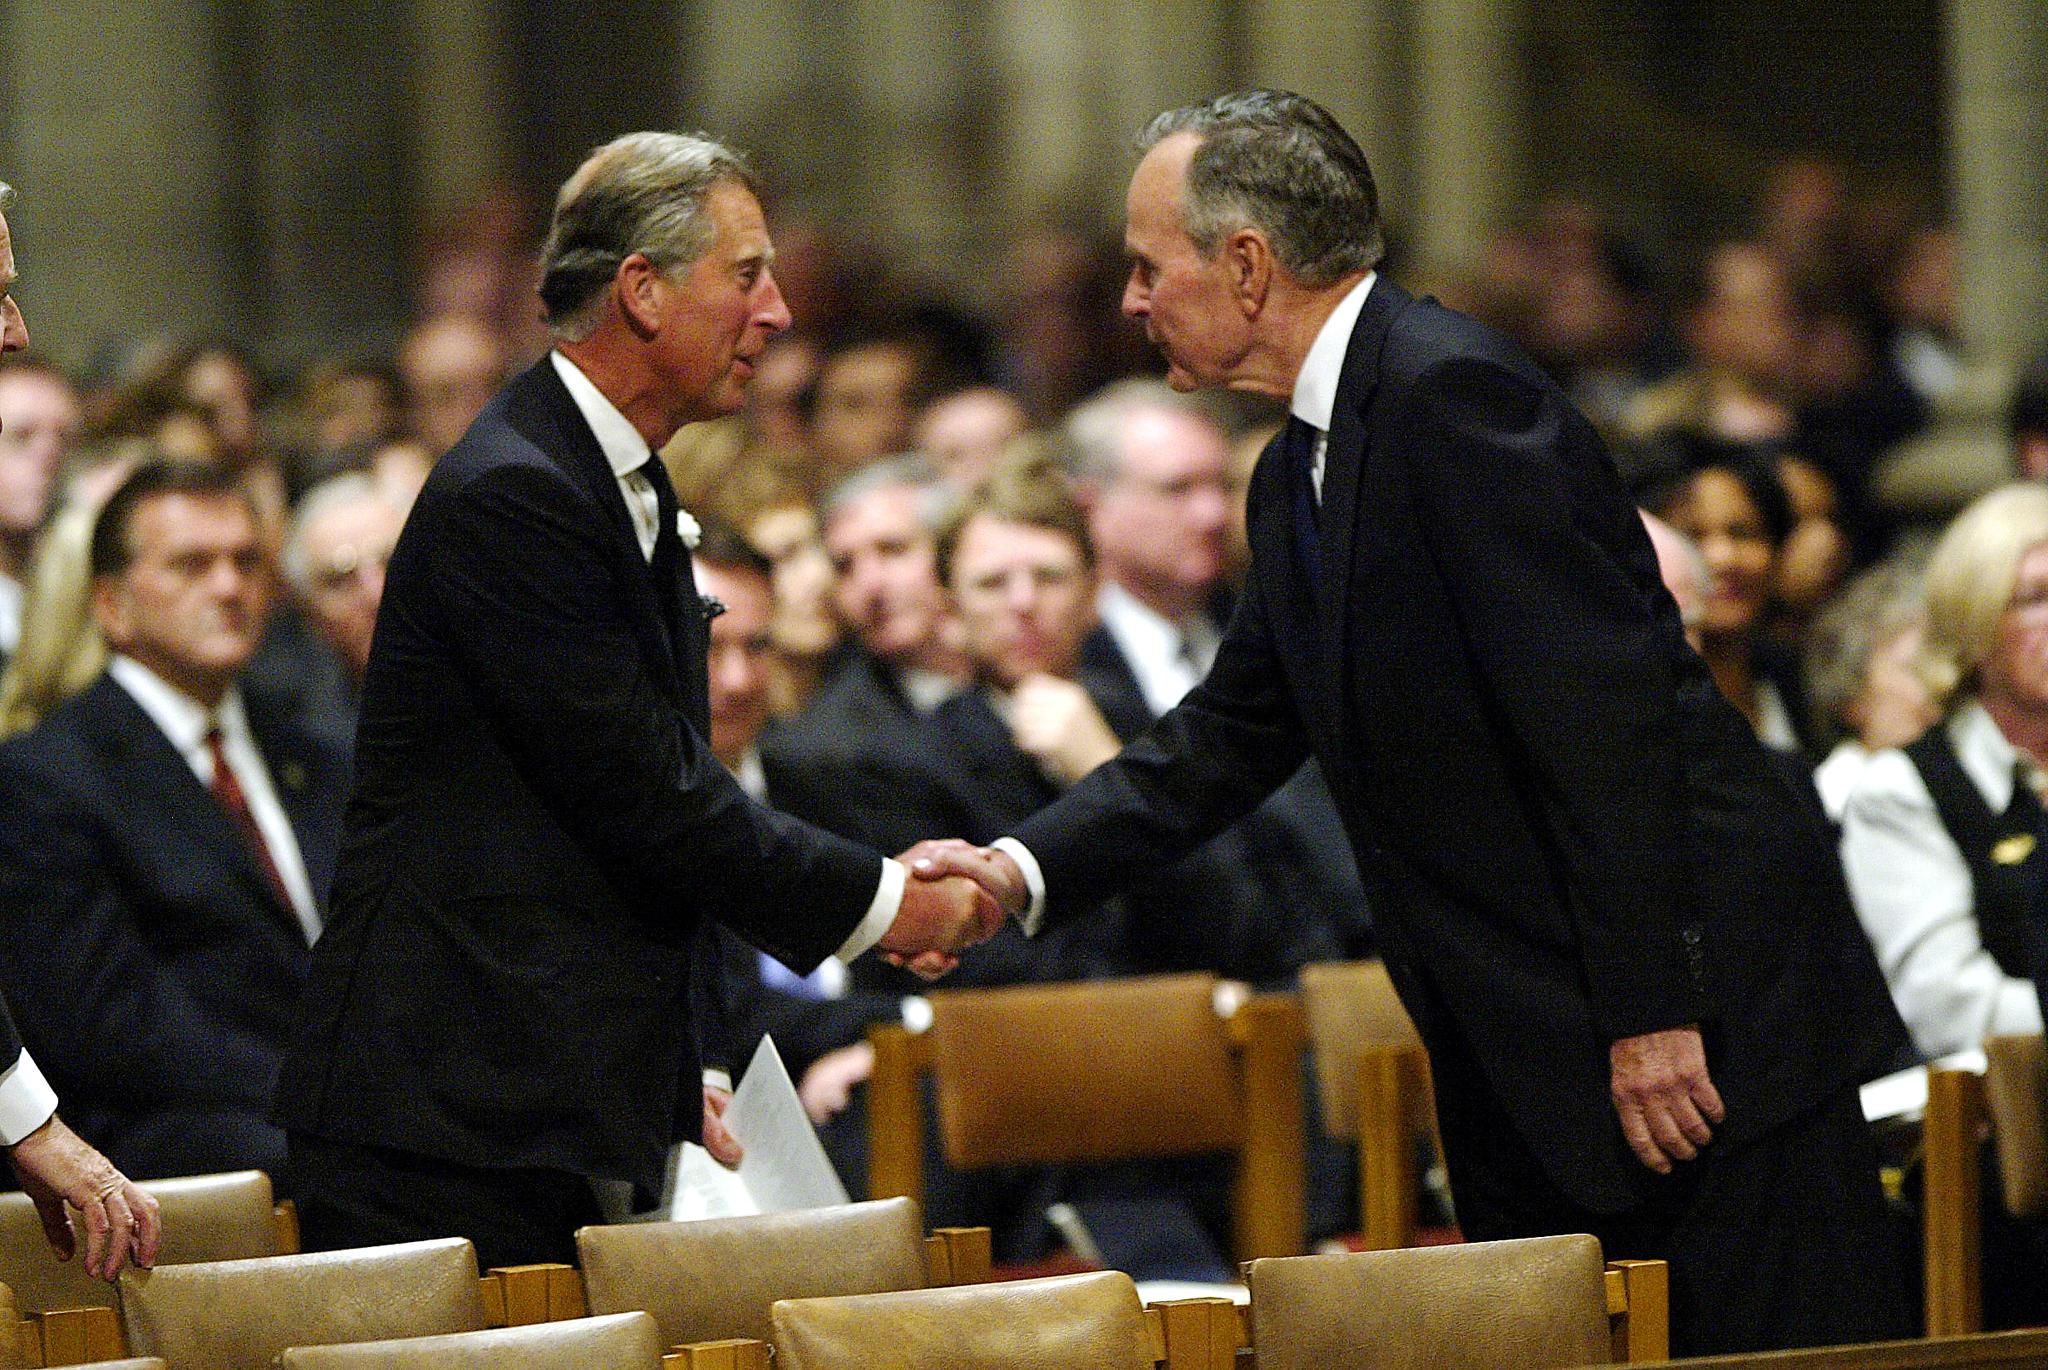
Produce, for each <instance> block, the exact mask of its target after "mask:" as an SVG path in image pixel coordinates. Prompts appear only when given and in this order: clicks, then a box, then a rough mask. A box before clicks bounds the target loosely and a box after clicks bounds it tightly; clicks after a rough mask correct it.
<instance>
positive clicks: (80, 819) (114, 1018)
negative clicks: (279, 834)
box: [0, 676, 348, 1179]
mask: <svg viewBox="0 0 2048 1370" xmlns="http://www.w3.org/2000/svg"><path fill="white" fill-rule="evenodd" d="M244 702H245V705H246V707H247V710H248V715H249V725H250V730H251V731H252V732H253V733H254V734H255V736H256V742H257V745H258V746H259V747H260V748H261V749H262V751H263V754H264V761H265V763H266V764H267V765H268V766H269V768H270V773H271V779H272V781H273V783H274V785H275V787H276V790H277V794H278V799H279V801H280V802H281V803H282V804H283V806H284V808H285V811H286V813H287V814H288V815H289V817H290V819H291V823H292V829H293V831H294V833H295V834H296V835H297V837H298V842H299V849H300V852H301V854H302V856H303V857H304V859H305V863H306V873H307V875H308V876H309V877H310V879H311V881H312V885H313V890H314V894H315V898H316V899H317V900H324V897H325V895H326V892H327V887H328V884H329V881H330V880H331V878H332V876H333V873H334V861H335V848H336V843H337V840H338V838H339V835H340V827H341V805H342V799H343V796H344V795H346V793H347V790H348V771H347V758H346V756H345V755H344V754H343V752H342V751H341V750H340V748H339V747H338V746H337V745H336V744H335V743H334V742H333V741H332V740H331V739H329V738H326V737H323V736H321V735H318V734H315V733H310V732H306V731H304V730H302V729H301V728H300V727H299V726H298V725H297V724H296V723H295V722H293V721H292V720H290V719H287V718H285V717H283V716H281V715H278V714H276V713H274V712H272V711H271V710H269V709H267V708H266V707H265V706H264V704H263V702H262V700H261V699H260V698H259V697H257V696H254V695H245V697H244ZM0 909H5V910H6V916H5V917H4V918H0V983H4V984H5V987H6V993H7V998H8V1001H9V1002H10V1003H11V1004H12V1005H13V1008H14V1012H15V1014H16V1015H17V1021H18V1023H19V1025H20V1028H21V1034H22V1038H23V1040H24V1041H25V1042H26V1043H27V1044H28V1047H29V1049H30V1050H31V1051H32V1052H33V1053H34V1054H35V1058H36V1062H37V1064H38V1065H40V1066H41V1067H42V1068H43V1071H44V1073H45V1074H46V1075H47V1076H48V1077H49V1079H50V1083H51V1085H52V1086H54V1087H55V1089H56V1090H57V1093H58V1096H59V1097H60V1098H61V1099H62V1100H63V1101H64V1116H65V1120H66V1121H67V1122H69V1123H70V1124H71V1126H72V1127H74V1128H75V1129H77V1131H78V1132H79V1134H80V1135H81V1136H83V1137H84V1138H85V1139H86V1140H87V1141H89V1142H91V1143H92V1144H93V1145H95V1146H97V1147H99V1148H100V1150H102V1151H104V1152H105V1153H106V1154H107V1156H108V1157H109V1158H110V1159H111V1160H112V1161H113V1162H114V1164H115V1165H117V1166H119V1167H120V1168H121V1169H122V1170H123V1171H125V1172H127V1173H128V1174H130V1175H133V1176H135V1177H137V1178H139V1179H140V1178H152V1177H161V1176H167V1175H188V1174H194V1173H204V1172H208V1171H218V1170H239V1169H244V1168H248V1167H252V1166H254V1167H260V1168H262V1169H266V1170H271V1171H272V1172H273V1173H281V1171H279V1170H278V1167H279V1166H281V1165H282V1163H283V1160H284V1137H283V1134H282V1133H281V1132H279V1131H278V1130H277V1128H276V1127H275V1126H273V1125H272V1124H271V1123H270V1122H269V1121H268V1117H267V1115H268V1113H269V1109H270V1096H271V1091H272V1087H273V1085H274V1083H275V1081H276V1078H277V1073H278V1063H279V1060H280V1058H281V1057H282V1056H283V1054H284V1049H285V1044H286V1042H287V1041H288V1039H289V1037H290V1034H291V1024H292V1018H293V1014H294V1012H295V1011H296V1009H297V1006H298V1000H299V995H300V991H301V989H302V987H303V985H304V983H305V976H306V965H307V961H308V957H309V952H308V950H307V947H306V935H305V932H304V930H303V929H302V928H301V926H300V924H299V920H298V917H297V915H296V914H294V913H293V912H292V910H291V909H290V908H288V907H286V906H285V905H284V904H282V903H280V902H279V900H278V898H277V896H276V894H275V893H274V892H273V891H272V889H271V887H270V884H269V882H268V881H267V880H266V878H265V877H264V875H263V873H262V872H261V870H260V869H259V867H258V866H257V864H256V859H255V856H254V854H253V853H252V852H251V851H250V849H249V847H248V844H247V843H246V842H245V840H244V839H243V837H242V835H241V833H240V832H239V831H238V830H237V829H236V828H235V827H234V825H233V823H232V821H231V820H230V819H229V818H228V817H227V815H226V813H225V812H224V811H223V810H222V809H221V807H220V805H219V803H218V802H217V801H216V800H215V799H214V798H213V796H212V795H211V794H210V793H209V792H208V791H207V789H206V787H205V786H204V785H202V784H201V783H200V782H199V780H198V778H197V777H196V776H194V775H193V773H192V769H191V767H190V766H188V765H187V764H186V762H185V759H184V758H183V757H181V756H180V755H179V754H178V752H177V749H176V748H175V747H173V746H172V745H171V743H170V740H169V739H168V738H166V737H165V736H164V735H163V733H162V731H161V730H160V729H159V728H158V727H157V726H156V724H155V722H154V721H152V720H151V719H150V717H149V715H148V714H146V713H144V712H143V710H142V706H141V705H139V704H137V703H136V702H135V700H134V698H133V696H131V695H130V694H129V693H128V692H127V690H125V689H123V688H122V687H121V686H120V685H119V684H118V683H117V682H116V681H115V680H114V679H113V678H112V677H111V676H101V677H100V679H99V680H98V681H96V682H95V683H94V684H93V685H91V686H90V687H88V688H87V689H86V690H85V692H84V693H82V694H80V695H78V696H77V697H75V698H73V699H71V700H70V701H68V702H67V703H66V704H64V705H63V706H62V707H61V708H59V709H58V710H57V711H56V712H54V713H52V714H51V715H50V717H49V718H48V719H47V720H45V721H44V723H43V724H42V726H41V727H39V728H37V729H36V730H34V731H33V732H30V733H28V734H26V735H24V736H22V737H19V738H16V739H14V740H13V741H11V742H9V743H7V744H6V745H5V746H4V747H0Z"/></svg>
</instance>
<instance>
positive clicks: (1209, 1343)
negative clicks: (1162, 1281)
mask: <svg viewBox="0 0 2048 1370" xmlns="http://www.w3.org/2000/svg"><path fill="white" fill-rule="evenodd" d="M1246 1312H1247V1310H1245V1309H1242V1308H1240V1307H1238V1306H1237V1305H1236V1304H1235V1303H1232V1302H1231V1301H1230V1300H1229V1299H1213V1298H1205V1299H1165V1300H1162V1301H1161V1302H1159V1303H1152V1304H1147V1305H1145V1322H1146V1324H1147V1326H1148V1327H1150V1328H1151V1329H1152V1331H1153V1333H1154V1339H1153V1345H1154V1347H1155V1351H1154V1355H1153V1359H1154V1360H1156V1361H1158V1363H1159V1364H1160V1366H1161V1367H1162V1370H1233V1367H1235V1366H1236V1364H1237V1353H1238V1352H1239V1350H1241V1349H1243V1348H1245V1347H1249V1346H1250V1345H1251V1340H1252V1337H1251V1328H1250V1326H1249V1325H1248V1323H1247V1320H1246V1318H1245V1313H1246Z"/></svg>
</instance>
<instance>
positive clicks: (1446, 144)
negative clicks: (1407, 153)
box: [1408, 0, 1529, 272]
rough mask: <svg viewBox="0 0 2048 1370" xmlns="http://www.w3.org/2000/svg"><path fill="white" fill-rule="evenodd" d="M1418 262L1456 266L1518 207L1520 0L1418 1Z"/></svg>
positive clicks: (1430, 268) (1522, 163)
mask: <svg viewBox="0 0 2048 1370" xmlns="http://www.w3.org/2000/svg"><path fill="white" fill-rule="evenodd" d="M1413 13H1414V23H1415V63H1414V78H1415V80H1414V86H1415V190H1416V195H1415V201H1416V203H1415V206H1414V213H1413V214H1412V215H1411V216H1408V223H1409V225H1410V227H1411V231H1412V235H1413V242H1414V244H1415V257H1416V265H1417V266H1419V267H1420V268H1421V269H1422V270H1423V271H1424V272H1457V271H1460V270H1462V269H1464V268H1466V267H1467V266H1469V265H1470V264H1471V263H1473V262H1474V261H1476V260H1477V259H1478V257H1479V255H1480V253H1481V251H1482V250H1483V248H1484V246H1485V244H1486V240H1487V238H1488V237H1489V236H1490V235H1491V234H1492V233H1493V231H1494V230H1495V229H1497V228H1499V227H1501V226H1502V225H1504V224H1505V223H1506V222H1507V221H1508V220H1509V219H1510V218H1511V217H1512V215H1513V214H1514V213H1515V212H1516V211H1517V210H1518V209H1519V208H1520V207H1521V201H1522V196H1523V193H1524V185H1523V182H1524V178H1525V176H1526V174H1527V167H1526V157H1525V155H1524V151H1523V149H1524V146H1525V142H1524V140H1525V139H1526V138H1527V137H1528V136H1529V130H1528V115H1527V110H1526V106H1525V102H1524V100H1523V98H1522V76H1523V73H1522V49H1521V37H1522V22H1523V14H1522V6H1521V3H1520V0H1416V3H1415V4H1414V7H1413Z"/></svg>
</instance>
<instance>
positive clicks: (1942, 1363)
mask: <svg viewBox="0 0 2048 1370" xmlns="http://www.w3.org/2000/svg"><path fill="white" fill-rule="evenodd" d="M1680 1367H1685V1368H1686V1370H1994V1367H1995V1370H2043V1367H2048V1331H2044V1330H2040V1329H2032V1330H2028V1331H2024V1332H1979V1333H1976V1334H1974V1335H1969V1336H1959V1337H1928V1338H1924V1339H1920V1340H1915V1341H1881V1342H1868V1343H1865V1344H1863V1345H1860V1346H1817V1347H1811V1348H1808V1349H1805V1350H1800V1351H1767V1352H1757V1353H1754V1354H1751V1355H1736V1356H1693V1357H1689V1358H1687V1359H1685V1360H1675V1361H1672V1362H1671V1370H1680Z"/></svg>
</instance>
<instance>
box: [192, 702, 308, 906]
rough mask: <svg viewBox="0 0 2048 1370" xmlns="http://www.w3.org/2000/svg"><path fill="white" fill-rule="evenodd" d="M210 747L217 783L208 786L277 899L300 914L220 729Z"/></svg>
mask: <svg viewBox="0 0 2048 1370" xmlns="http://www.w3.org/2000/svg"><path fill="white" fill-rule="evenodd" d="M206 749H207V750H208V751H209V752H211V753H213V784H212V785H211V786H209V787H208V788H210V789H211V790H212V791H213V797H214V798H215V799H217V800H219V801H220V806H221V808H222V809H224V810H225V811H226V812H227V816H228V819H229V821H231V822H232V823H233V824H234V825H235V828H236V830H237V831H239V832H240V833H241V834H242V840H243V841H244V842H246V843H248V844H249V854H250V855H251V856H254V857H255V858H256V864H257V866H258V867H260V868H261V869H262V871H263V878H264V879H265V880H268V881H269V882H270V891H271V893H272V894H275V895H276V896H277V902H278V903H280V904H282V905H283V906H284V907H285V909H286V911H287V912H290V913H292V914H294V915H296V914H297V912H298V910H297V907H296V906H295V905H293V903H292V896H291V892H290V891H289V890H287V889H286V888H285V887H284V877H283V876H282V875H279V874H278V873H277V862H276V861H274V860H272V859H271V855H270V844H269V843H268V842H266V841H264V840H263V829H262V828H260V827H258V826H257V825H256V813H255V811H254V810H253V809H251V808H250V807H249V796H248V795H247V794H246V793H244V792H243V790H242V782H241V781H239V780H237V779H235V772H234V768H233V767H231V766H229V765H228V754H227V749H226V748H225V747H224V746H223V745H222V739H221V733H220V729H218V728H215V729H213V730H212V731H211V732H209V733H207V735H206Z"/></svg>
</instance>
